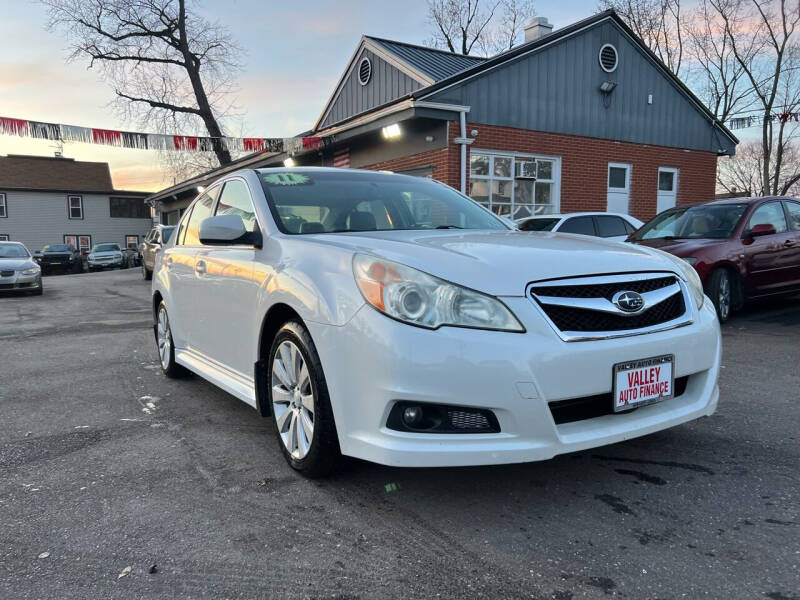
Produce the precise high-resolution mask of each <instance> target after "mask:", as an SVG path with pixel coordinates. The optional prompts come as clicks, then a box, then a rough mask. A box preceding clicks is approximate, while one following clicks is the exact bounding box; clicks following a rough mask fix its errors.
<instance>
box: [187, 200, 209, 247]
mask: <svg viewBox="0 0 800 600" xmlns="http://www.w3.org/2000/svg"><path fill="white" fill-rule="evenodd" d="M213 205H214V199H213V198H211V196H209V195H208V194H203V195H202V196H201V197H200V198H198V199H197V201H196V202H195V203H194V208H192V214H191V215H189V220H188V221H187V222H186V235H184V237H183V245H184V246H199V245H200V223H201V222H202V221H203V220H204V219H207V218H208V217H210V216H211V208H212V207H213Z"/></svg>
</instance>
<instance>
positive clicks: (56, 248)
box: [42, 244, 72, 252]
mask: <svg viewBox="0 0 800 600" xmlns="http://www.w3.org/2000/svg"><path fill="white" fill-rule="evenodd" d="M42 252H72V249H71V248H70V247H69V246H67V245H65V244H47V245H46V246H45V247H44V248H42Z"/></svg>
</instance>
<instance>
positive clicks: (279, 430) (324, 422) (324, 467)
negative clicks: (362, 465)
mask: <svg viewBox="0 0 800 600" xmlns="http://www.w3.org/2000/svg"><path fill="white" fill-rule="evenodd" d="M266 384H267V388H268V389H269V399H270V406H271V407H272V414H273V415H274V417H275V433H276V435H277V438H278V443H279V445H280V449H281V452H282V453H283V455H284V457H285V458H286V461H287V462H288V463H289V464H290V465H291V467H292V468H293V469H295V470H297V471H299V472H300V473H302V474H303V475H305V476H306V477H312V478H314V477H323V476H325V475H327V474H329V473H330V472H331V471H333V470H334V469H335V468H336V467H337V466H338V465H339V464H340V462H341V452H340V450H339V439H338V437H337V434H336V425H335V423H334V419H333V411H332V410H331V404H330V397H329V396H328V386H327V384H326V382H325V375H324V374H323V372H322V365H321V364H320V360H319V355H318V354H317V350H316V347H315V346H314V342H313V341H312V339H311V336H310V335H309V333H308V330H307V329H306V328H305V327H304V326H303V325H302V323H300V322H298V321H289V322H287V323H286V324H284V325H283V327H281V329H280V330H279V331H278V334H277V335H276V336H275V339H274V341H273V342H272V347H271V348H270V352H269V357H268V359H267V381H266Z"/></svg>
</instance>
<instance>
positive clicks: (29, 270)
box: [22, 267, 42, 275]
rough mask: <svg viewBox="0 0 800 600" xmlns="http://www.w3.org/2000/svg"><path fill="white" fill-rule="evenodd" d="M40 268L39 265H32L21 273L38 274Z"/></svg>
mask: <svg viewBox="0 0 800 600" xmlns="http://www.w3.org/2000/svg"><path fill="white" fill-rule="evenodd" d="M41 271H42V270H41V269H40V268H39V267H32V268H30V269H25V270H24V271H22V274H23V275H38V274H39V273H40V272H41Z"/></svg>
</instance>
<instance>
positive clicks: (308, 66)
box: [0, 0, 597, 190]
mask: <svg viewBox="0 0 800 600" xmlns="http://www.w3.org/2000/svg"><path fill="white" fill-rule="evenodd" d="M535 7H536V12H537V14H538V15H540V16H546V17H548V18H549V19H550V22H552V23H554V24H555V26H556V27H557V28H558V27H564V26H565V25H569V24H570V23H573V22H575V21H577V20H579V19H582V18H584V17H587V16H589V15H591V14H593V13H594V12H595V11H596V10H597V3H596V2H595V0H570V1H569V2H565V1H564V0H537V1H536V2H535ZM200 10H201V11H202V12H203V13H204V14H206V15H207V16H208V17H209V18H210V19H211V20H218V21H220V22H221V23H224V24H226V25H227V26H228V27H229V28H230V30H231V32H232V34H233V36H234V38H235V39H236V40H237V41H238V43H239V44H240V45H241V46H242V47H243V48H244V49H245V51H246V54H245V56H244V57H243V60H242V62H243V64H244V69H243V71H242V73H241V74H240V76H239V77H238V79H237V82H238V88H239V89H238V91H237V93H236V96H235V98H236V104H237V106H238V112H240V113H241V115H242V116H241V119H240V120H239V121H237V122H236V124H235V127H236V129H237V131H235V132H232V134H233V135H243V136H253V137H285V136H290V135H294V134H296V133H298V132H300V131H304V130H306V129H308V128H309V127H311V125H313V123H314V121H315V120H316V118H317V117H318V116H319V113H320V111H321V110H322V108H323V104H324V103H325V101H326V100H327V98H328V97H329V95H330V93H331V92H332V91H333V87H334V85H335V84H336V81H337V80H338V78H339V77H340V76H341V73H342V71H343V69H344V68H345V66H346V64H347V61H348V60H349V59H350V57H351V55H352V53H353V51H354V50H355V48H356V45H357V44H358V41H359V39H360V37H361V35H362V34H368V35H374V36H378V37H385V38H390V39H397V40H402V41H407V42H411V43H422V42H423V41H424V40H425V39H426V38H427V37H429V29H430V27H429V25H428V23H427V22H426V2H425V0H403V1H399V0H392V1H381V0H375V1H372V2H363V1H355V0H336V1H330V0H327V1H325V0H304V1H302V2H285V1H281V2H279V1H274V0H272V1H263V0H262V1H258V0H203V2H202V3H201V4H200ZM0 15H2V18H1V19H0V39H2V40H3V44H2V46H1V47H0V115H2V116H5V117H17V118H25V119H32V120H36V121H47V122H51V123H66V124H69V125H81V126H87V127H100V128H108V129H133V126H132V124H130V123H125V122H122V121H120V120H119V119H118V117H117V116H116V113H115V112H114V110H112V109H111V108H110V107H109V103H110V102H111V101H112V99H113V92H112V90H111V88H110V87H109V86H108V85H106V84H104V83H103V82H102V81H100V79H99V76H98V73H97V71H96V70H94V71H93V70H91V69H87V61H85V60H82V59H79V60H77V61H76V62H71V63H67V62H66V61H65V59H66V57H67V56H68V54H69V52H68V50H67V43H66V40H65V39H64V38H63V36H62V34H60V33H59V32H51V31H48V30H47V28H46V27H45V24H46V21H47V15H46V12H45V10H44V8H43V7H42V6H41V5H40V4H38V3H36V2H33V1H30V0H0ZM55 150H56V148H55V146H54V145H53V144H52V143H50V142H48V141H46V140H30V139H23V138H17V137H11V136H4V135H0V155H4V154H37V155H52V153H53V152H54V151H55ZM64 154H65V156H67V157H70V158H75V159H77V160H96V161H105V162H109V163H110V165H111V170H112V177H113V179H114V184H115V187H117V188H118V189H131V190H134V189H140V190H157V189H160V188H162V187H165V186H166V185H170V184H171V183H172V180H171V179H170V177H169V176H168V175H166V174H165V173H164V171H163V169H162V168H161V166H160V164H159V160H158V156H157V155H156V154H155V153H154V152H152V151H147V150H126V149H122V148H111V147H103V146H93V145H90V144H79V143H69V144H66V145H65V147H64Z"/></svg>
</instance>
